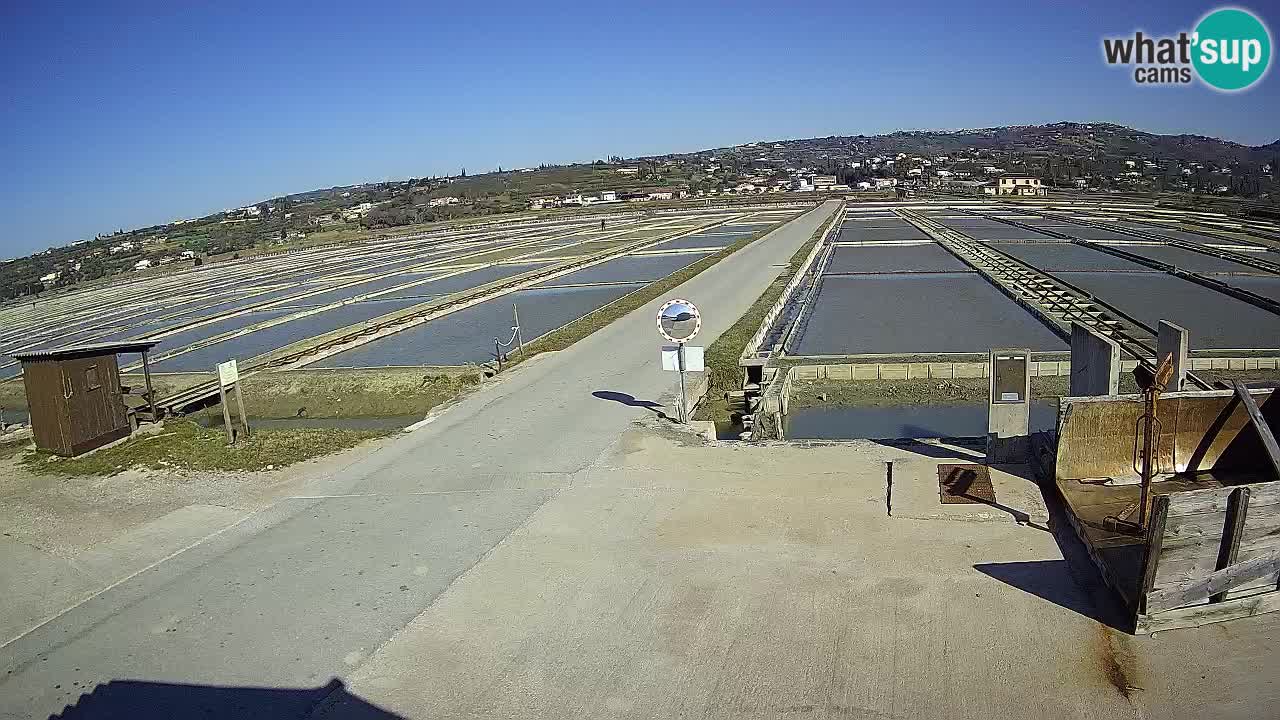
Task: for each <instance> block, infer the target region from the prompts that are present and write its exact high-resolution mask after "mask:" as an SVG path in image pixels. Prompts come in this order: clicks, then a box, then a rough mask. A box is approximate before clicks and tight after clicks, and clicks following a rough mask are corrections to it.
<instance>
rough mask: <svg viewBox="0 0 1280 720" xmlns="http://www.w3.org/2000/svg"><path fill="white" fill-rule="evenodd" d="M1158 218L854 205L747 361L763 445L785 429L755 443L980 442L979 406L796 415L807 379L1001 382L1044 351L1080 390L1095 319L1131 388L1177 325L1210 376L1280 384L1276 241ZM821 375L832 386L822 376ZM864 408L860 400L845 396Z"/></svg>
mask: <svg viewBox="0 0 1280 720" xmlns="http://www.w3.org/2000/svg"><path fill="white" fill-rule="evenodd" d="M1149 210H1150V207H1149V206H1143V205H1135V204H1128V203H1122V204H1116V205H1110V204H1107V203H1105V202H1104V203H1073V204H1055V203H1043V204H1037V203H1026V204H1019V205H1017V206H1014V205H1004V204H1000V203H992V202H983V201H976V202H961V203H928V202H916V203H910V202H908V203H886V204H883V205H880V206H870V205H857V204H850V205H848V206H847V207H846V208H845V210H844V214H843V216H842V217H841V220H840V223H839V225H838V226H837V227H834V228H833V229H832V230H831V232H829V233H828V234H827V236H826V237H825V238H824V239H823V242H822V244H821V245H820V246H819V248H818V249H817V250H816V251H815V253H814V256H813V259H812V262H811V264H810V265H808V266H806V267H804V268H802V269H801V270H800V272H799V274H798V275H797V278H796V282H794V283H793V284H794V286H795V287H794V289H793V290H789V292H788V294H787V295H785V296H784V297H783V298H782V299H781V300H780V301H779V303H778V307H777V308H776V310H775V312H773V313H771V314H770V321H769V322H770V323H771V324H766V325H765V326H762V327H761V329H760V331H759V332H758V333H757V335H756V337H755V338H754V339H753V343H755V344H754V345H752V346H748V347H747V348H744V350H743V353H742V358H743V366H744V377H745V378H746V380H745V382H746V388H745V390H744V397H745V400H744V402H745V405H744V406H743V410H742V412H743V413H744V417H746V418H747V420H748V427H747V430H750V421H751V419H752V418H753V416H754V415H753V413H769V412H772V413H779V416H778V418H779V419H778V420H777V421H770V422H769V423H767V424H766V425H767V426H768V429H767V430H761V431H757V432H748V436H750V437H770V435H769V433H770V432H777V433H778V434H779V435H782V436H785V437H788V438H791V437H795V438H811V439H824V440H832V439H841V438H894V437H912V438H937V437H940V436H946V435H952V434H956V433H958V432H959V430H960V429H961V428H968V431H967V432H965V433H961V434H967V435H982V434H984V433H985V430H986V419H985V412H986V407H985V404H983V403H981V402H968V401H965V402H958V403H957V402H947V401H944V400H923V401H920V402H922V403H924V404H917V403H916V401H907V402H906V403H905V404H903V403H898V404H895V403H892V402H887V403H886V402H875V403H870V404H866V405H863V404H858V403H855V404H854V405H848V406H841V405H839V404H838V403H837V404H835V405H829V404H828V405H825V406H820V407H797V408H795V409H792V410H790V412H788V407H789V403H788V398H789V397H790V394H791V393H792V392H793V391H794V388H795V387H798V386H797V385H795V383H798V382H814V381H815V380H808V381H806V380H803V379H801V380H796V378H804V377H811V378H816V379H817V380H816V381H817V382H820V383H822V382H826V383H830V382H837V383H844V382H852V383H855V384H856V383H865V382H870V383H872V384H875V383H899V382H909V381H913V380H922V381H927V382H932V383H935V384H936V383H939V382H940V383H942V384H944V385H945V384H947V383H949V382H961V380H960V378H970V379H971V380H967V381H964V382H970V383H971V382H973V381H977V382H985V381H983V380H981V379H982V378H984V377H986V375H985V373H986V368H985V363H986V355H987V353H988V352H989V351H991V350H992V349H994V348H1026V349H1029V350H1031V351H1032V360H1033V363H1032V366H1033V371H1034V372H1035V374H1037V375H1050V376H1057V377H1060V378H1063V379H1062V380H1060V381H1058V382H1060V383H1062V385H1061V387H1065V382H1066V380H1065V377H1066V375H1068V374H1069V372H1070V363H1069V362H1068V360H1069V355H1068V353H1067V350H1068V346H1067V342H1066V341H1067V338H1068V337H1069V336H1070V330H1071V323H1072V322H1073V321H1079V320H1081V319H1085V318H1087V319H1088V321H1089V322H1090V323H1093V324H1094V325H1095V326H1096V327H1097V328H1099V329H1100V330H1101V331H1103V332H1104V333H1107V334H1111V333H1120V335H1119V336H1120V337H1125V338H1129V340H1127V341H1126V343H1127V344H1123V345H1122V347H1123V348H1124V350H1125V354H1124V357H1125V360H1124V368H1125V369H1126V370H1128V369H1130V368H1132V367H1134V366H1135V365H1137V364H1141V363H1150V362H1151V361H1152V359H1153V356H1154V353H1155V336H1156V327H1157V325H1158V324H1159V323H1160V321H1161V320H1169V321H1171V322H1174V323H1177V324H1179V325H1181V326H1183V327H1185V328H1187V330H1188V331H1189V332H1190V349H1191V357H1192V362H1193V363H1194V364H1195V367H1196V369H1197V371H1199V369H1200V368H1201V367H1203V368H1205V369H1209V368H1213V369H1214V372H1217V373H1221V372H1222V371H1224V370H1231V371H1248V372H1275V371H1276V370H1277V369H1278V368H1280V309H1278V308H1277V306H1276V304H1275V303H1276V301H1277V299H1280V273H1276V272H1274V271H1273V270H1272V269H1271V268H1272V267H1275V265H1274V263H1275V261H1276V259H1277V258H1276V254H1275V252H1276V250H1275V249H1273V248H1271V247H1269V246H1268V245H1267V244H1266V243H1267V242H1269V241H1267V240H1266V239H1265V234H1266V232H1267V231H1266V230H1264V231H1262V236H1260V237H1259V238H1258V239H1257V241H1256V242H1253V241H1252V238H1251V239H1250V240H1242V239H1240V238H1239V236H1238V234H1237V235H1233V236H1231V237H1225V236H1222V235H1217V234H1214V233H1212V232H1207V231H1206V232H1204V233H1201V232H1195V231H1191V230H1188V229H1185V228H1178V229H1173V228H1169V227H1167V226H1154V227H1153V225H1152V224H1151V223H1150V222H1147V221H1145V220H1144V218H1145V217H1146V215H1145V214H1144V213H1146V212H1148V211H1149ZM903 211H907V212H905V213H904V212H903ZM913 213H914V215H913ZM913 217H916V218H919V219H920V220H919V222H917V221H916V220H913V219H912V218H913ZM1175 217H1176V216H1175ZM1168 222H1169V221H1168V220H1167V219H1166V224H1167V223H1168ZM933 227H936V228H941V229H943V230H945V233H952V234H953V235H951V236H948V237H958V238H964V241H965V243H968V245H965V246H963V247H962V246H961V245H955V244H954V243H952V242H951V241H950V240H947V239H946V237H941V236H939V235H938V233H937V232H935V231H934V230H933V229H931V228H933ZM945 233H944V235H945ZM979 251H980V254H978V255H974V254H972V253H974V252H979ZM984 258H985V259H984ZM1006 265H1007V268H1005V266H1006ZM1055 288H1056V289H1055ZM766 344H767V345H768V346H767V347H766ZM810 367H813V368H817V369H818V370H819V372H818V373H816V374H815V373H809V372H806V371H805V368H810ZM836 368H840V369H841V371H840V373H838V374H837V373H835V369H836ZM784 379H785V383H784V382H783V380H784ZM1197 382H1199V380H1197ZM779 388H781V389H779ZM859 392H860V391H858V390H856V389H855V388H854V387H852V386H851V387H850V388H849V389H847V390H844V391H839V392H836V393H835V395H836V396H838V397H857V396H858V394H859ZM970 392H972V391H970ZM979 392H981V391H979ZM872 395H875V393H874V392H873V393H872ZM1035 408H1036V409H1035V410H1034V411H1033V415H1034V416H1035V418H1036V419H1037V420H1036V421H1038V422H1039V423H1040V424H1041V425H1044V426H1045V427H1044V428H1042V429H1051V428H1052V426H1053V424H1054V420H1053V413H1052V412H1051V411H1050V409H1049V405H1036V406H1035ZM791 413H793V414H794V415H792V414H791ZM1033 424H1034V423H1033ZM734 432H737V430H731V431H730V436H731V435H732V433H734Z"/></svg>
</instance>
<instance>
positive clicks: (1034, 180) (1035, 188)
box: [996, 175, 1046, 196]
mask: <svg viewBox="0 0 1280 720" xmlns="http://www.w3.org/2000/svg"><path fill="white" fill-rule="evenodd" d="M1045 193H1046V191H1045V189H1044V187H1043V186H1042V185H1041V184H1040V178H1038V177H1033V176H1031V175H1005V176H1003V177H1001V178H1000V179H999V180H997V181H996V194H997V195H1023V196H1035V195H1044V194H1045Z"/></svg>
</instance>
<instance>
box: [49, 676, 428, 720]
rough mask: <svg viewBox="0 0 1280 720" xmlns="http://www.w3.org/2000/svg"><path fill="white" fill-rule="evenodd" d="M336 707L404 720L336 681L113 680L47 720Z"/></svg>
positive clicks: (354, 715)
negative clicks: (273, 684) (283, 684)
mask: <svg viewBox="0 0 1280 720" xmlns="http://www.w3.org/2000/svg"><path fill="white" fill-rule="evenodd" d="M322 702H323V703H326V704H327V705H330V706H335V707H341V708H342V717H343V718H344V719H353V720H397V719H402V718H403V716H401V715H397V714H395V713H392V712H388V711H387V710H383V709H382V708H380V707H378V706H376V705H373V704H372V703H369V702H366V701H365V700H363V699H361V698H360V697H358V696H356V695H352V694H351V693H350V692H348V691H347V689H346V686H345V685H344V684H343V683H342V681H341V680H339V679H337V678H334V679H333V680H331V681H330V682H329V683H328V684H327V685H321V686H320V687H314V688H261V687H215V686H212V685H182V684H175V683H157V682H147V681H145V680H112V681H111V682H109V683H105V684H102V685H98V686H97V687H95V688H94V689H93V692H91V693H88V694H87V695H81V696H80V699H79V700H78V701H77V702H76V703H75V704H74V705H68V706H67V707H66V708H65V709H63V711H62V712H61V713H55V714H53V715H50V716H49V717H50V720H55V719H56V720H73V719H74V720H90V719H92V720H125V719H126V718H127V719H129V720H161V718H163V719H164V720H170V719H171V718H197V717H199V718H219V720H224V719H225V720H241V719H246V720H247V719H248V718H280V719H287V718H298V719H301V718H306V717H310V715H311V711H312V710H314V709H315V708H316V707H317V706H318V705H320V704H321V703H322Z"/></svg>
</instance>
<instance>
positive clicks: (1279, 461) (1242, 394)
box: [1231, 380, 1280, 479]
mask: <svg viewBox="0 0 1280 720" xmlns="http://www.w3.org/2000/svg"><path fill="white" fill-rule="evenodd" d="M1231 387H1232V388H1233V389H1234V390H1235V391H1236V397H1238V398H1240V404H1241V405H1244V410H1245V412H1247V413H1248V414H1249V420H1250V422H1252V423H1253V429H1254V430H1257V431H1258V439H1260V440H1262V447H1263V449H1264V450H1266V451H1267V457H1268V458H1270V460H1271V468H1272V469H1273V470H1275V473H1276V478H1277V479H1280V445H1277V444H1276V436H1275V435H1273V434H1272V433H1271V426H1270V425H1268V424H1267V419H1266V418H1264V417H1262V411H1261V410H1259V409H1258V403H1256V402H1254V401H1253V396H1252V395H1250V394H1249V388H1247V387H1245V385H1244V383H1242V382H1240V381H1239V380H1232V381H1231Z"/></svg>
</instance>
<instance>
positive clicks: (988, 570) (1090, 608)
mask: <svg viewBox="0 0 1280 720" xmlns="http://www.w3.org/2000/svg"><path fill="white" fill-rule="evenodd" d="M973 569H974V570H977V571H978V572H980V573H982V574H983V575H986V576H988V577H993V578H995V579H996V580H999V581H1000V582H1002V583H1005V584H1006V585H1011V586H1013V587H1016V588H1018V589H1019V590H1021V591H1023V592H1026V593H1030V594H1032V595H1035V596H1036V597H1038V598H1041V599H1043V600H1048V601H1049V602H1051V603H1053V604H1054V605H1057V606H1059V607H1063V608H1066V609H1068V610H1071V611H1072V612H1076V613H1079V614H1080V615H1083V616H1085V617H1087V618H1092V619H1094V620H1096V621H1098V622H1100V623H1102V624H1103V625H1107V626H1109V627H1111V628H1113V629H1116V630H1120V631H1121V632H1126V633H1127V632H1131V631H1132V628H1130V627H1128V625H1131V624H1132V623H1128V622H1126V621H1125V620H1124V619H1123V616H1121V615H1120V613H1119V612H1118V610H1117V609H1116V608H1114V607H1113V606H1112V604H1111V603H1108V602H1106V601H1105V600H1104V599H1103V598H1101V597H1099V596H1098V595H1097V594H1095V593H1090V592H1089V591H1088V590H1086V589H1085V588H1082V587H1081V586H1080V585H1079V584H1078V583H1077V582H1076V579H1075V577H1074V576H1073V575H1072V572H1071V568H1070V567H1069V566H1068V565H1067V561H1066V560H1036V561H1030V562H1008V563H980V564H978V565H974V566H973ZM1091 595H1092V597H1091ZM1099 600H1102V602H1099ZM1100 605H1101V606H1102V607H1099V606H1100Z"/></svg>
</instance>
